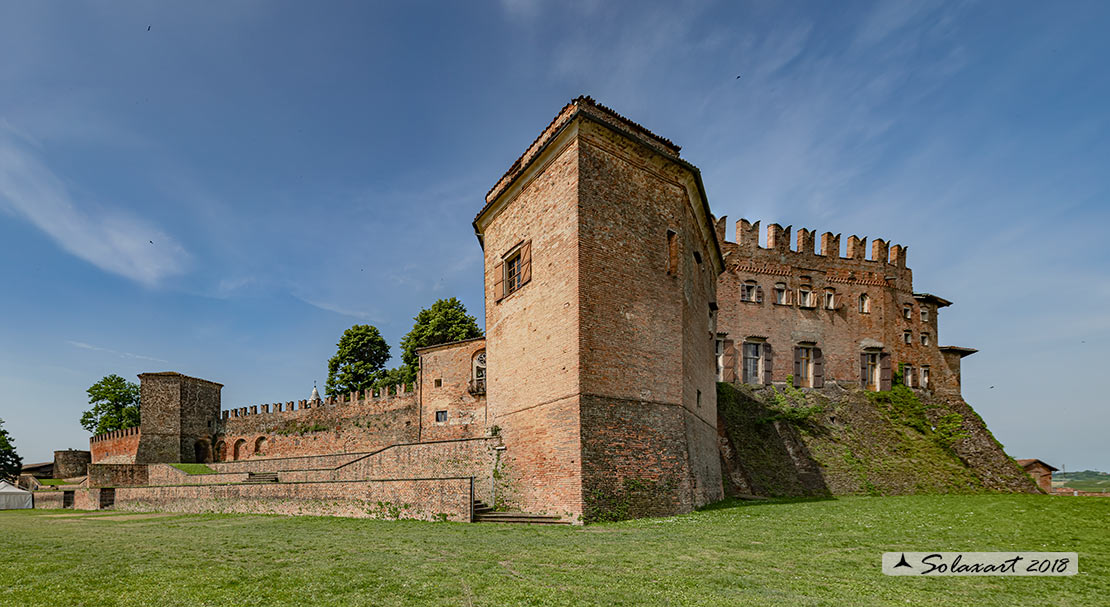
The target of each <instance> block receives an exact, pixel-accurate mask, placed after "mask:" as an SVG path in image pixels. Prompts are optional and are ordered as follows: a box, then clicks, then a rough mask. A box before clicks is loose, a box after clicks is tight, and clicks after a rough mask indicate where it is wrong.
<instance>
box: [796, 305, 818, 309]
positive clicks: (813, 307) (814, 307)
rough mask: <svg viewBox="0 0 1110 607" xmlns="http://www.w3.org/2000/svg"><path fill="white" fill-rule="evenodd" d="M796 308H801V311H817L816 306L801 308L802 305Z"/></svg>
mask: <svg viewBox="0 0 1110 607" xmlns="http://www.w3.org/2000/svg"><path fill="white" fill-rule="evenodd" d="M798 307H799V308H801V309H803V310H816V309H817V306H803V305H799V306H798Z"/></svg>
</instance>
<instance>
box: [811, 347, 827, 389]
mask: <svg viewBox="0 0 1110 607" xmlns="http://www.w3.org/2000/svg"><path fill="white" fill-rule="evenodd" d="M813 387H814V388H824V387H825V357H824V356H822V355H821V348H814V349H813Z"/></svg>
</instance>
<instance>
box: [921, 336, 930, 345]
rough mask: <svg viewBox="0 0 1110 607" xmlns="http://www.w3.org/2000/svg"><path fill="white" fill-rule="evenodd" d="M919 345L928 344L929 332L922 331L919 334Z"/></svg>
mask: <svg viewBox="0 0 1110 607" xmlns="http://www.w3.org/2000/svg"><path fill="white" fill-rule="evenodd" d="M921 345H923V346H927V345H929V334H928V333H922V334H921Z"/></svg>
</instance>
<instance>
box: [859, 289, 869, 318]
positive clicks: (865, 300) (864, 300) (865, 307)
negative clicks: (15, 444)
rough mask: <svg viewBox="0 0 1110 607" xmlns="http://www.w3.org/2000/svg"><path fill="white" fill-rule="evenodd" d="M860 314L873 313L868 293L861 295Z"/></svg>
mask: <svg viewBox="0 0 1110 607" xmlns="http://www.w3.org/2000/svg"><path fill="white" fill-rule="evenodd" d="M859 313H860V314H870V313H871V298H870V297H868V295H867V293H860V295H859Z"/></svg>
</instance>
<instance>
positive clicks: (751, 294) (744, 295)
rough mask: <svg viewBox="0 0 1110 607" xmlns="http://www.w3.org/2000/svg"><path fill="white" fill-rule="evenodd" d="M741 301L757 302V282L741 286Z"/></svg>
mask: <svg viewBox="0 0 1110 607" xmlns="http://www.w3.org/2000/svg"><path fill="white" fill-rule="evenodd" d="M740 301H752V302H754V301H755V281H749V282H745V283H744V284H742V285H740Z"/></svg>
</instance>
